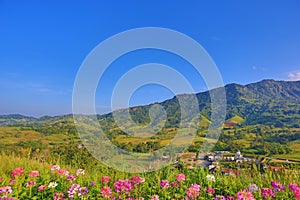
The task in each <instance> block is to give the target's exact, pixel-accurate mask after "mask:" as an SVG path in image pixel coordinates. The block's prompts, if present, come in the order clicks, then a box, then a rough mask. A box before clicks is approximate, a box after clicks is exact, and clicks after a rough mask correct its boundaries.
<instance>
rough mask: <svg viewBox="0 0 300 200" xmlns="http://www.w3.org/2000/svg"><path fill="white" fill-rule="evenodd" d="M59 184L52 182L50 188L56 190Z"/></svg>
mask: <svg viewBox="0 0 300 200" xmlns="http://www.w3.org/2000/svg"><path fill="white" fill-rule="evenodd" d="M57 185H58V184H57V183H56V182H50V183H49V185H48V188H55V187H56V186H57Z"/></svg>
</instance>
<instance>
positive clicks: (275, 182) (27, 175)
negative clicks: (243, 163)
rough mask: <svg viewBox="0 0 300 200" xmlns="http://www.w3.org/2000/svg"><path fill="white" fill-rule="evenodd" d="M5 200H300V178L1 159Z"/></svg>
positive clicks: (0, 193)
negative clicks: (138, 171) (123, 169)
mask: <svg viewBox="0 0 300 200" xmlns="http://www.w3.org/2000/svg"><path fill="white" fill-rule="evenodd" d="M0 161H1V162H0V199H20V200H21V199H56V200H58V199H214V200H217V199H225V200H226V199H300V188H299V187H298V185H297V184H299V183H300V176H299V174H298V173H297V172H296V171H286V172H285V173H275V172H266V173H264V174H260V173H259V172H255V171H252V172H251V173H250V172H243V173H241V174H240V176H238V177H235V176H222V175H221V174H218V173H217V174H215V175H212V174H209V173H208V172H207V171H206V170H204V169H201V168H199V169H195V170H189V169H177V168H174V167H171V166H170V167H167V168H164V169H161V170H159V171H157V172H152V173H144V174H127V173H123V172H117V171H114V170H112V169H109V168H106V167H103V168H94V169H93V168H92V167H90V168H89V169H87V170H84V169H74V168H72V167H71V166H64V165H60V163H54V165H52V164H49V163H40V162H38V161H36V160H32V159H27V158H19V157H14V156H7V155H0Z"/></svg>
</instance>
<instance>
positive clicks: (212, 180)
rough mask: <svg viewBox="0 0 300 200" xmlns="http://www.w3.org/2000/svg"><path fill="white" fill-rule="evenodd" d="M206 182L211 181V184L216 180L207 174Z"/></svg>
mask: <svg viewBox="0 0 300 200" xmlns="http://www.w3.org/2000/svg"><path fill="white" fill-rule="evenodd" d="M206 180H207V181H211V182H215V181H216V178H215V176H214V175H210V174H208V175H207V176H206Z"/></svg>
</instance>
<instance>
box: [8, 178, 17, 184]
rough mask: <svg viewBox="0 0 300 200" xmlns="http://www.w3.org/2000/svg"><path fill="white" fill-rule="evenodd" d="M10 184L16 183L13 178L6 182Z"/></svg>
mask: <svg viewBox="0 0 300 200" xmlns="http://www.w3.org/2000/svg"><path fill="white" fill-rule="evenodd" d="M8 183H9V184H10V185H13V184H15V183H16V180H15V179H11V180H9V182H8Z"/></svg>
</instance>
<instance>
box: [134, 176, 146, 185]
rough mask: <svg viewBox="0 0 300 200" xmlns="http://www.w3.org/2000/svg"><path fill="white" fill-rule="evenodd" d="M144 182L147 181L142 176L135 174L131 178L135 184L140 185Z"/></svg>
mask: <svg viewBox="0 0 300 200" xmlns="http://www.w3.org/2000/svg"><path fill="white" fill-rule="evenodd" d="M143 182H145V179H144V178H141V177H140V176H134V177H132V178H131V183H132V185H133V186H136V185H139V184H141V183H143Z"/></svg>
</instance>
